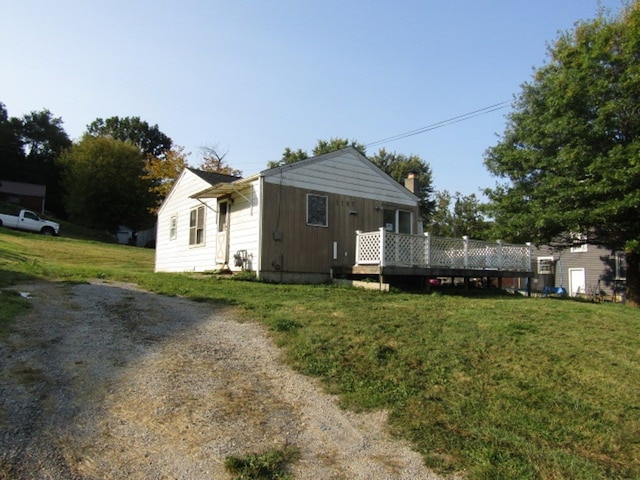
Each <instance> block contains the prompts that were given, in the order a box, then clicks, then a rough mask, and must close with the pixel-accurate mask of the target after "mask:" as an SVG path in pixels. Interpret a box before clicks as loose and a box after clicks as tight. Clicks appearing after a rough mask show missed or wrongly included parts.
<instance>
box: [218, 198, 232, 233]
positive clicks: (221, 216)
mask: <svg viewBox="0 0 640 480" xmlns="http://www.w3.org/2000/svg"><path fill="white" fill-rule="evenodd" d="M228 213H229V204H228V203H227V202H221V203H219V204H218V232H224V231H225V230H226V229H227V216H228Z"/></svg>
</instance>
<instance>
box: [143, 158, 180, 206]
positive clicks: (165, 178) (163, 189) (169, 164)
mask: <svg viewBox="0 0 640 480" xmlns="http://www.w3.org/2000/svg"><path fill="white" fill-rule="evenodd" d="M188 156H189V153H185V151H184V147H179V146H178V147H173V148H172V149H171V150H169V151H167V152H165V154H164V157H163V158H158V157H154V156H153V155H147V156H146V157H145V164H144V173H143V175H142V180H145V181H149V182H150V185H149V193H151V194H152V195H153V196H154V197H155V202H154V204H153V205H150V206H149V207H148V208H149V211H150V212H151V213H152V214H154V215H155V214H156V213H157V212H158V208H159V207H160V205H161V204H162V202H163V201H164V199H165V198H166V196H167V195H168V194H169V192H170V191H171V189H172V188H173V185H174V184H175V181H176V180H177V179H178V177H179V176H180V174H181V173H182V171H183V170H184V169H185V168H186V167H187V165H188V163H187V157H188Z"/></svg>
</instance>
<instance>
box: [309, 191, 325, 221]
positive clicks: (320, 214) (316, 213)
mask: <svg viewBox="0 0 640 480" xmlns="http://www.w3.org/2000/svg"><path fill="white" fill-rule="evenodd" d="M327 206H328V202H327V197H325V196H322V195H307V225H313V226H316V227H326V226H327V225H328V222H327V217H328V213H327Z"/></svg>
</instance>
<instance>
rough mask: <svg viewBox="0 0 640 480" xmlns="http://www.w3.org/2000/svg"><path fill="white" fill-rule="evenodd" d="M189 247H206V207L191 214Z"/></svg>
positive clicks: (198, 208) (197, 208)
mask: <svg viewBox="0 0 640 480" xmlns="http://www.w3.org/2000/svg"><path fill="white" fill-rule="evenodd" d="M189 245H194V246H197V245H204V205H202V206H200V207H196V208H194V209H193V210H191V212H190V214H189Z"/></svg>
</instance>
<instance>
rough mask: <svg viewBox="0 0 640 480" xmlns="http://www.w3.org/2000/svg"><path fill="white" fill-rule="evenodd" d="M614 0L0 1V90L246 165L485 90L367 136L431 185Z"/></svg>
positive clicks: (26, 107) (441, 183) (78, 127)
mask: <svg viewBox="0 0 640 480" xmlns="http://www.w3.org/2000/svg"><path fill="white" fill-rule="evenodd" d="M621 5H622V0H421V1H418V0H407V1H404V0H394V1H391V0H387V1H380V0H369V1H364V0H353V1H350V0H321V1H320V0H271V1H267V0H262V1H259V0H254V1H246V0H226V1H218V0H210V1H205V0H202V1H195V0H179V1H178V0H176V1H168V0H104V1H92V0H57V1H53V0H4V1H3V2H2V4H1V5H0V25H1V27H0V59H1V60H0V62H1V65H2V66H1V67H0V68H1V70H0V72H1V73H0V102H3V103H4V104H5V105H6V107H7V110H8V113H9V115H11V116H17V117H20V116H22V115H24V114H26V113H29V112H31V111H34V110H42V109H43V108H47V109H49V110H51V112H52V113H53V114H54V115H55V116H56V117H61V118H62V120H63V122H64V127H65V130H66V131H67V133H68V134H69V136H70V137H71V138H72V139H74V140H76V139H79V138H80V137H81V135H82V134H83V132H84V131H85V130H86V126H87V125H88V124H89V123H91V122H92V121H93V120H95V119H96V118H98V117H101V118H108V117H111V116H116V115H117V116H120V117H126V116H139V117H140V118H141V119H143V120H145V121H147V122H148V123H149V124H151V125H155V124H157V125H158V126H159V128H160V130H161V131H162V132H164V133H165V134H167V135H168V136H169V137H171V138H172V139H173V141H174V143H175V144H177V145H181V146H184V147H185V148H186V150H187V151H189V152H192V154H191V156H190V157H189V159H190V163H191V164H192V165H194V166H195V165H197V164H198V163H200V160H201V157H200V154H199V153H200V151H199V149H200V147H201V146H215V147H216V148H217V149H218V150H219V151H221V152H228V155H227V157H226V160H227V161H228V163H229V164H230V165H231V166H232V167H234V168H238V169H240V170H242V172H243V173H244V174H245V175H250V174H253V173H257V172H259V171H261V170H263V169H265V168H266V165H267V162H268V161H270V160H278V159H280V157H281V156H282V153H283V151H284V149H285V148H286V147H290V148H292V149H298V148H302V149H303V150H307V151H309V152H311V150H312V149H313V147H314V146H315V144H316V142H317V140H318V139H330V138H332V137H346V138H349V139H355V140H357V141H359V142H360V143H363V144H368V143H372V142H376V141H378V140H381V139H385V138H388V137H392V136H395V135H398V134H402V133H404V132H409V131H413V130H416V129H420V128H422V127H427V126H429V125H433V124H436V123H438V122H441V121H444V120H448V119H450V118H453V117H457V116H459V115H464V114H467V113H469V112H473V111H476V110H479V109H482V108H485V107H488V106H490V105H495V104H499V103H501V102H508V103H507V106H506V107H507V108H504V109H501V110H498V111H495V112H492V113H487V114H486V115H481V116H477V117H475V118H471V119H469V120H466V121H462V122H458V123H453V124H449V125H446V126H444V127H442V128H437V129H434V130H430V131H427V132H425V133H421V134H418V135H413V136H410V137H407V138H404V139H400V140H397V141H393V142H389V143H386V144H384V145H376V146H375V147H369V148H368V149H367V153H368V154H370V155H373V154H374V153H376V152H377V151H378V149H379V148H380V147H381V146H384V147H385V148H386V149H387V150H388V151H396V152H398V153H403V154H406V155H410V154H416V155H419V156H420V157H421V158H422V159H423V160H425V161H427V162H428V163H429V164H430V165H431V168H432V169H433V173H434V187H435V188H436V189H437V190H445V189H446V190H449V191H450V192H455V191H459V192H461V193H463V194H466V195H468V194H471V193H479V192H480V190H481V189H483V188H485V187H490V186H493V185H494V184H495V179H494V178H492V177H491V176H490V175H489V174H488V172H487V171H486V169H485V168H484V165H483V155H484V152H485V150H486V149H487V148H488V147H490V146H493V145H495V144H496V143H497V141H498V138H499V135H500V134H502V133H503V131H504V128H505V115H506V114H507V113H508V112H509V110H510V104H511V101H512V100H513V98H514V95H517V94H518V93H519V92H520V86H521V85H522V84H523V83H524V82H527V81H529V80H530V79H531V76H532V73H533V69H534V68H536V67H540V66H542V65H543V64H544V63H545V61H546V58H547V57H546V54H547V46H548V45H549V44H550V43H552V42H553V41H554V40H555V39H556V38H557V36H558V33H559V32H560V31H565V30H569V29H571V28H573V26H574V24H575V22H576V21H577V20H580V19H590V18H593V17H594V16H596V14H597V12H598V8H599V6H602V7H604V8H609V9H611V10H612V11H613V12H614V13H615V12H617V11H619V9H620V7H621Z"/></svg>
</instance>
